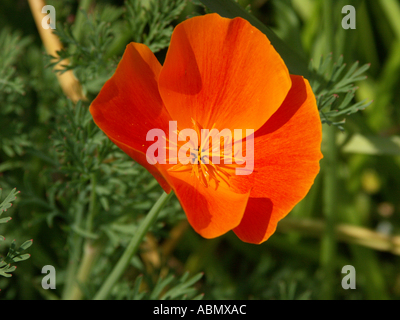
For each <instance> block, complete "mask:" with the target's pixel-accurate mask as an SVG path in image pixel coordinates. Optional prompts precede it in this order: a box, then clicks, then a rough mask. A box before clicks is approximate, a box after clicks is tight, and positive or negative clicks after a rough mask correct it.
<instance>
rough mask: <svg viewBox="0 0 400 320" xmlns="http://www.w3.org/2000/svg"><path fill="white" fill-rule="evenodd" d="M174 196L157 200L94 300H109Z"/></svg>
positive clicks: (165, 196)
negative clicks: (160, 213) (115, 285)
mask: <svg viewBox="0 0 400 320" xmlns="http://www.w3.org/2000/svg"><path fill="white" fill-rule="evenodd" d="M172 195H173V192H172V191H171V192H170V194H167V193H165V192H164V193H163V194H162V195H161V197H160V198H159V199H158V200H157V202H156V203H155V204H154V205H153V207H152V208H151V210H150V212H149V213H148V214H147V216H146V217H145V218H144V220H143V221H142V223H141V224H140V226H139V228H138V230H137V232H136V234H135V235H134V236H133V237H132V239H131V242H130V243H129V244H128V246H127V248H126V249H125V252H124V253H123V255H122V256H121V258H120V259H119V261H118V262H117V264H116V265H115V267H114V269H113V270H112V272H111V273H110V275H109V276H108V278H107V279H106V281H105V282H104V283H103V285H102V286H101V288H100V290H99V291H98V292H97V294H96V295H95V296H94V298H93V299H94V300H103V299H106V298H107V296H108V295H109V293H110V291H111V289H112V287H113V286H114V284H115V283H116V282H117V281H118V280H119V278H120V277H121V276H122V274H123V273H124V271H125V269H126V268H127V266H128V265H129V262H130V260H131V259H132V257H133V256H134V255H135V253H136V251H137V249H138V248H139V245H140V243H141V242H142V240H143V238H144V236H145V235H146V233H147V231H148V230H149V228H150V227H151V226H152V225H153V224H154V222H155V221H156V220H157V217H158V214H159V212H160V211H161V209H162V208H163V207H164V205H165V204H166V203H167V202H168V200H169V199H170V198H171V197H172Z"/></svg>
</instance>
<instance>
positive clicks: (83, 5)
mask: <svg viewBox="0 0 400 320" xmlns="http://www.w3.org/2000/svg"><path fill="white" fill-rule="evenodd" d="M91 4H92V0H82V1H80V3H79V7H78V12H77V13H76V18H75V23H74V30H73V35H74V36H75V39H76V40H77V41H78V42H79V41H80V40H81V38H82V35H83V31H84V30H83V24H84V22H85V19H86V16H85V13H87V12H88V10H89V8H90V5H91ZM82 10H84V11H85V13H83V12H82Z"/></svg>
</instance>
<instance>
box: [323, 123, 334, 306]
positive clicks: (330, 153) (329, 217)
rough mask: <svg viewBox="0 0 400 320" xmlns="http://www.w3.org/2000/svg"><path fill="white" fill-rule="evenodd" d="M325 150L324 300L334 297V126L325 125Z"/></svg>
mask: <svg viewBox="0 0 400 320" xmlns="http://www.w3.org/2000/svg"><path fill="white" fill-rule="evenodd" d="M325 129H326V131H325V138H326V141H325V142H326V152H325V155H324V163H325V166H324V173H325V174H324V182H325V185H324V191H323V197H324V215H325V221H326V228H325V234H324V236H323V238H322V242H321V267H322V270H323V277H324V279H323V287H322V296H321V298H322V299H324V300H331V299H333V298H334V286H335V284H334V279H335V259H336V246H337V244H336V241H337V240H336V234H335V229H336V218H335V215H336V213H337V212H338V209H337V208H338V206H337V203H338V194H337V191H338V190H337V172H338V168H337V158H338V150H337V146H336V130H337V129H336V127H334V126H329V127H328V126H325Z"/></svg>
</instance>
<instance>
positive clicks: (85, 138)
mask: <svg viewBox="0 0 400 320" xmlns="http://www.w3.org/2000/svg"><path fill="white" fill-rule="evenodd" d="M46 3H47V4H50V5H53V6H54V7H55V8H56V12H57V16H56V17H57V29H56V31H57V33H58V35H59V37H60V39H61V40H62V42H63V45H64V47H65V51H64V52H63V53H61V56H62V58H69V59H70V62H71V65H70V67H71V69H72V70H73V71H74V74H75V75H76V77H77V78H78V80H79V81H80V82H81V84H82V87H83V92H84V94H85V95H86V96H87V98H88V101H86V102H84V103H83V104H82V105H80V106H78V107H73V105H72V103H71V102H70V101H68V100H67V99H66V98H65V96H64V94H63V92H62V90H61V88H60V86H59V83H58V82H57V78H56V76H55V74H54V72H53V71H52V68H51V66H50V58H49V57H48V56H47V55H46V54H45V49H44V47H43V45H42V41H41V39H40V37H39V34H38V31H37V28H36V25H35V22H34V20H33V18H32V13H31V11H30V7H29V5H28V3H27V1H25V0H18V1H12V0H2V1H1V3H0V187H1V188H2V189H3V198H4V197H5V195H6V194H8V193H9V192H10V191H11V190H12V189H13V188H17V190H19V191H21V194H20V195H18V199H17V200H16V201H15V202H14V205H13V207H12V208H11V209H9V210H8V211H7V212H4V213H3V216H2V217H5V216H11V217H12V218H13V219H12V220H11V221H10V222H8V223H7V224H1V225H0V234H2V235H4V236H5V238H6V240H5V241H2V242H0V253H1V254H2V255H6V254H7V250H8V248H9V246H10V243H11V241H12V240H13V239H16V242H17V243H18V244H21V243H22V242H24V241H25V240H28V239H33V241H34V242H33V246H32V247H30V248H29V249H28V250H27V251H28V252H29V253H30V254H31V258H30V259H29V260H27V261H22V262H19V263H18V264H17V266H18V268H17V270H16V271H14V272H13V277H12V278H4V277H0V289H1V292H0V299H59V298H66V297H67V296H68V293H67V291H68V290H69V289H68V283H69V282H70V280H71V279H73V278H71V277H73V275H74V274H75V273H76V271H77V270H78V268H79V262H80V261H81V256H82V254H84V248H85V243H87V241H92V242H91V243H95V246H96V248H97V249H96V250H97V252H96V253H98V254H97V256H96V258H95V259H94V260H93V265H92V267H91V271H90V272H89V274H88V275H87V278H86V279H84V281H83V282H82V291H83V296H82V297H81V298H86V299H90V298H91V297H93V294H94V293H95V292H96V291H97V290H98V288H99V286H100V285H101V283H102V282H103V281H104V279H105V277H106V276H107V274H108V273H109V272H110V270H111V269H112V266H113V265H114V264H115V262H116V261H117V260H118V257H119V256H120V255H121V253H122V252H123V250H124V248H125V247H126V245H127V242H128V241H129V239H130V237H131V236H132V234H133V233H134V231H135V228H136V227H137V223H138V221H139V220H140V218H141V217H142V216H143V215H144V214H146V212H147V211H148V210H149V209H150V208H151V206H152V204H153V203H154V202H155V201H156V199H157V198H158V196H159V195H160V194H161V189H160V188H159V186H158V185H157V184H156V183H154V181H153V179H152V177H151V176H150V175H149V174H148V173H147V172H146V171H145V170H144V169H143V168H141V167H140V166H138V165H135V164H133V163H132V161H131V160H130V159H128V158H127V157H126V156H125V155H124V154H122V153H121V152H119V151H118V150H117V149H116V148H115V147H114V146H112V144H110V143H109V142H108V140H107V139H106V138H105V137H104V135H102V133H101V132H99V131H98V130H97V128H96V127H95V126H94V125H93V123H92V122H91V118H90V114H88V112H87V107H88V105H89V104H90V101H91V100H92V99H93V98H94V97H95V96H96V95H97V93H98V92H99V90H100V88H101V87H102V85H103V84H104V82H105V81H106V80H107V79H108V78H109V77H110V76H111V75H112V73H113V71H114V70H115V67H116V65H117V63H118V61H119V59H120V57H121V55H122V53H123V50H124V48H125V46H126V44H127V43H129V42H130V41H137V42H143V43H146V44H147V45H149V46H150V48H151V49H152V50H153V51H154V52H156V55H157V57H158V58H159V60H160V61H161V62H162V60H163V59H164V57H165V53H166V50H167V46H168V43H169V39H170V35H171V32H172V28H173V26H174V25H176V24H177V23H179V21H182V20H184V19H186V18H187V17H189V16H193V15H197V14H204V13H205V12H209V11H207V10H206V11H205V9H204V7H202V6H201V3H200V2H198V1H187V2H185V1H183V0H181V1H177V0H165V1H164V0H161V1H157V0H142V1H140V0H129V1H126V2H125V1H122V0H119V1H117V0H115V1H112V0H109V1H106V0H103V1H87V0H84V1H81V2H79V1H77V0H63V1H61V0H48V1H47V2H46ZM239 4H240V6H241V7H242V8H246V10H250V12H251V14H253V15H254V16H255V17H257V18H258V19H259V20H260V21H261V22H263V23H265V24H266V25H267V26H269V27H270V28H271V29H272V30H273V31H274V32H275V33H276V34H277V35H278V36H279V37H280V38H281V39H282V40H283V41H284V42H285V43H286V44H287V46H289V47H290V48H291V49H293V51H294V52H296V54H297V55H298V56H300V57H302V58H303V59H304V60H305V61H306V62H307V63H308V62H309V61H311V59H312V61H313V62H312V64H313V65H314V66H315V67H318V64H319V61H320V59H321V56H323V57H327V56H328V54H329V53H332V66H333V63H334V62H335V61H337V60H338V59H339V57H340V56H341V55H343V59H344V62H345V63H347V65H348V66H349V67H350V66H351V65H352V64H353V63H354V62H356V61H359V63H360V66H361V65H364V64H367V63H370V64H371V66H370V68H369V70H368V71H367V75H368V78H367V79H365V80H363V81H360V82H357V83H356V86H358V88H359V89H358V90H357V92H356V95H355V98H354V102H357V101H362V100H364V99H366V100H367V101H371V100H373V103H372V104H371V105H370V106H369V107H368V108H366V109H365V110H363V111H360V112H357V113H355V114H352V115H349V116H345V118H346V123H345V124H344V125H342V126H343V128H344V131H343V132H342V131H340V130H339V129H338V128H337V127H335V126H330V127H329V126H328V125H326V124H324V142H323V146H322V148H323V153H324V159H323V160H322V161H321V172H320V174H319V176H318V177H317V179H316V181H315V184H314V186H313V187H312V189H311V191H310V193H309V194H308V196H307V197H306V198H305V199H304V200H303V201H302V202H301V203H300V204H299V205H297V206H296V207H295V208H294V210H293V212H292V213H290V214H289V216H288V217H287V218H285V219H284V220H282V221H281V222H280V223H279V226H278V231H277V232H276V233H275V234H274V235H273V236H272V237H271V238H270V239H269V240H268V241H267V242H265V243H264V244H262V245H259V246H257V245H250V244H245V243H242V242H241V241H240V240H238V239H237V238H236V236H235V235H234V234H233V233H232V232H230V233H228V234H226V235H224V236H222V237H219V238H217V239H213V240H206V239H202V238H201V237H200V236H199V235H197V234H196V233H195V232H194V231H193V230H192V229H191V228H190V227H188V225H187V223H186V219H185V215H184V213H183V212H182V210H181V208H180V205H179V203H178V202H177V201H176V199H173V200H172V201H171V202H170V203H169V205H168V206H167V207H166V208H165V209H164V210H163V211H162V213H161V216H160V219H159V221H158V223H157V224H156V226H154V228H152V230H151V237H149V238H148V239H147V241H146V243H145V244H144V245H143V246H142V247H141V253H140V254H139V255H138V256H135V257H134V258H133V259H132V261H131V264H130V266H129V268H128V269H127V270H126V272H125V274H124V276H123V281H120V283H118V285H116V286H115V288H114V290H113V291H112V294H111V296H110V298H115V299H130V298H138V297H139V296H138V295H137V292H135V290H134V289H135V288H139V292H144V291H146V292H153V293H154V292H155V288H159V287H157V283H158V284H159V282H157V281H159V279H165V278H166V277H167V275H172V274H173V275H176V278H177V279H180V278H181V276H182V275H183V274H184V273H185V272H186V271H189V272H190V275H196V274H198V273H199V272H203V273H204V274H203V275H202V276H200V277H201V279H196V280H198V281H196V283H194V284H190V287H191V291H190V292H189V291H188V293H187V294H188V297H189V298H191V297H194V296H196V294H199V293H204V298H206V299H346V300H352V299H399V298H400V259H399V255H400V215H399V214H400V212H399V205H400V198H399V191H400V157H399V155H400V95H399V94H398V93H399V91H400V1H398V0H254V1H251V0H242V1H239ZM345 5H353V6H354V7H355V9H356V29H355V30H351V29H348V30H344V29H343V28H342V19H343V18H344V17H345V14H342V8H343V6H345ZM79 8H84V9H85V10H86V11H85V13H84V12H83V11H80V10H79ZM300 63H303V62H302V61H300V60H299V64H300ZM328 76H329V72H328ZM342 119H343V118H339V119H337V120H338V121H340V120H342ZM332 141H333V143H332ZM93 181H96V185H94V184H93ZM288 188H290V186H288ZM93 190H95V192H93ZM1 200H2V199H0V202H1ZM88 212H94V213H95V215H94V219H93V220H90V221H92V222H93V226H91V228H90V229H89V231H90V232H89V233H88V232H87V231H88V229H85V230H86V231H85V230H82V229H83V227H84V226H87V223H86V221H89V219H92V218H93V217H91V218H90V217H88ZM45 265H53V266H55V268H56V270H57V288H56V289H55V290H44V289H43V288H42V287H41V280H42V278H43V276H44V275H43V274H41V269H42V267H43V266H45ZM345 265H353V266H354V267H355V269H356V272H357V273H356V279H357V280H356V284H357V287H356V289H355V290H344V289H343V288H342V286H341V282H342V279H343V277H344V276H345V274H342V273H341V270H342V267H343V266H345ZM139 275H141V276H140V278H138V276H139ZM140 279H142V280H140ZM139 280H140V281H141V283H140V286H139V285H138V286H137V287H135V284H138V283H139ZM174 281H175V280H174ZM168 286H171V287H172V286H173V281H172V280H171V282H170V283H168V285H166V286H165V288H163V290H161V291H163V292H165V291H166V290H167V289H168ZM161 294H162V293H161ZM183 296H184V295H183V294H182V296H179V297H183ZM146 297H147V298H149V295H147V296H146V295H144V298H146ZM152 297H153V298H159V297H160V295H157V294H156V293H154V295H153V296H152Z"/></svg>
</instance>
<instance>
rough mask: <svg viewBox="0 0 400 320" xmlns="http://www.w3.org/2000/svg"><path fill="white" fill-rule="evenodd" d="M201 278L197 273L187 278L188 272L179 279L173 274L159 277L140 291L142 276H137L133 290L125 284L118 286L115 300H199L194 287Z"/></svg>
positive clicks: (201, 296)
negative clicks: (150, 285)
mask: <svg viewBox="0 0 400 320" xmlns="http://www.w3.org/2000/svg"><path fill="white" fill-rule="evenodd" d="M202 277H203V274H202V273H198V274H196V275H194V276H192V277H191V278H189V272H186V273H184V274H183V275H182V276H181V277H180V278H179V279H176V277H175V276H174V275H173V274H169V275H167V276H166V277H159V278H158V280H157V282H156V283H155V284H154V285H153V286H152V287H151V288H149V287H147V289H146V290H145V291H144V290H141V289H140V288H141V287H142V286H144V287H146V286H147V285H144V281H143V278H144V276H143V275H139V276H138V277H137V278H136V280H135V282H134V284H133V288H129V286H128V285H127V284H125V285H120V286H119V287H118V289H117V290H114V292H115V297H114V298H115V299H116V300H122V299H127V300H187V299H192V300H201V299H202V298H203V295H202V294H198V295H196V293H197V291H198V290H197V289H196V288H195V285H196V284H197V283H198V282H199V281H200V280H201V278H202Z"/></svg>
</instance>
